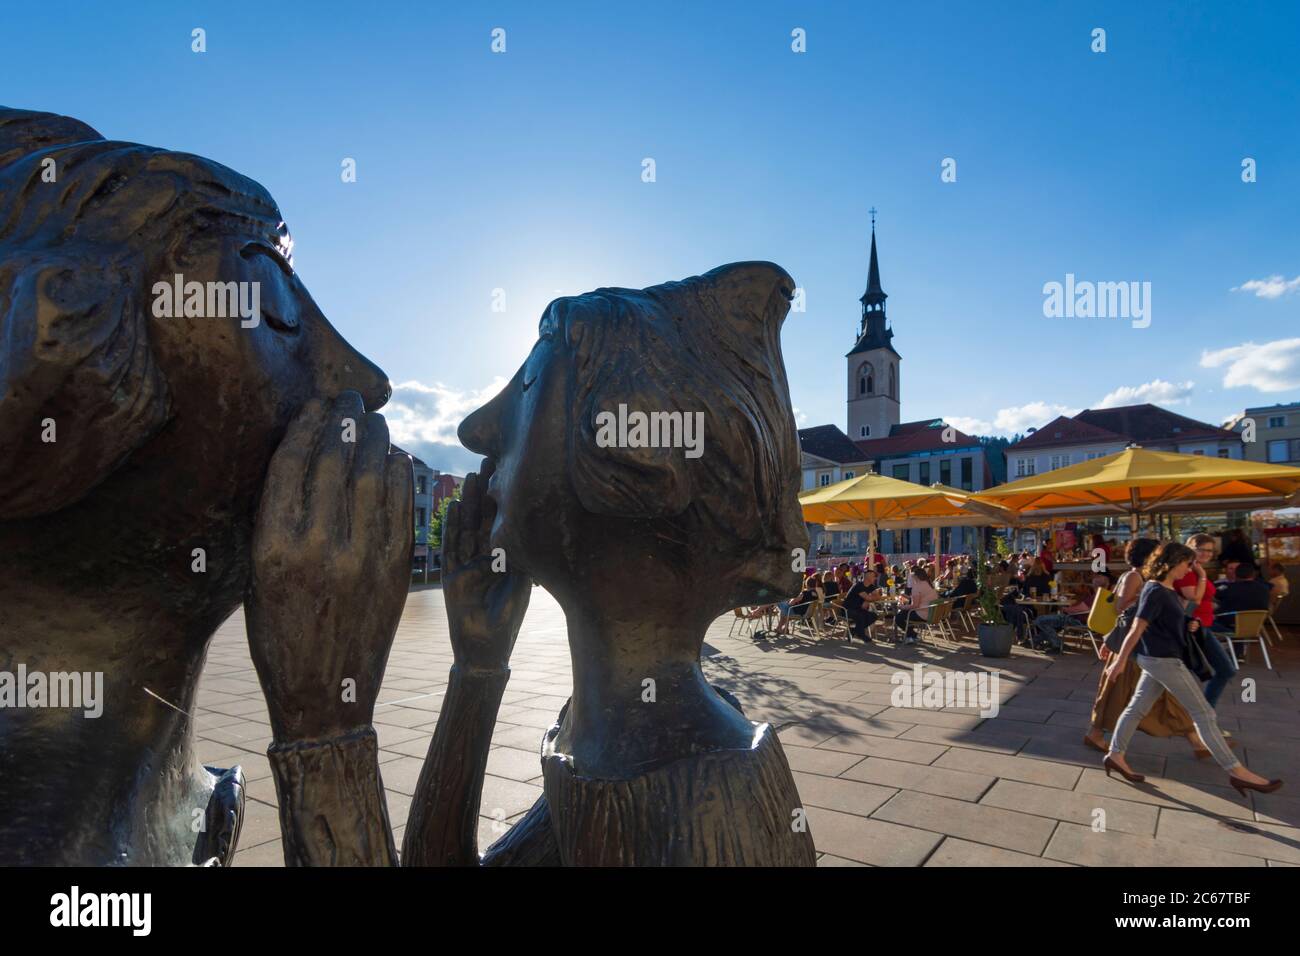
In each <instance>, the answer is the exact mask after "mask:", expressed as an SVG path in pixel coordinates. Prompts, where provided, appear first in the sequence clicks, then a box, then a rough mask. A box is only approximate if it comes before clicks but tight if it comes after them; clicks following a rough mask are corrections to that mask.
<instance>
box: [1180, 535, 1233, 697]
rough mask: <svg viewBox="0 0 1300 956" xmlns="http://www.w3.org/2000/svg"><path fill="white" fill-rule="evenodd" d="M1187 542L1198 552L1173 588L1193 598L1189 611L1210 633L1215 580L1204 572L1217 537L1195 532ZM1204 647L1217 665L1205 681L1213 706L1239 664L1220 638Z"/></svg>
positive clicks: (1206, 653)
mask: <svg viewBox="0 0 1300 956" xmlns="http://www.w3.org/2000/svg"><path fill="white" fill-rule="evenodd" d="M1187 546H1188V547H1189V548H1191V549H1192V550H1193V551H1195V552H1196V560H1195V561H1193V562H1192V569H1191V570H1190V571H1188V572H1187V574H1185V575H1184V576H1183V577H1181V578H1179V579H1178V580H1177V581H1175V582H1174V588H1175V589H1176V590H1177V591H1178V593H1179V594H1181V595H1182V596H1183V597H1184V598H1186V599H1187V600H1188V601H1190V602H1192V603H1191V605H1190V608H1191V610H1190V612H1189V613H1190V615H1191V616H1192V617H1194V618H1196V619H1197V620H1198V621H1200V622H1201V627H1203V628H1205V632H1206V634H1207V635H1208V634H1209V630H1210V627H1211V626H1212V625H1213V624H1214V582H1213V581H1211V580H1210V578H1209V576H1208V575H1207V574H1206V573H1205V565H1207V564H1209V563H1210V562H1211V561H1213V560H1214V538H1213V537H1211V536H1210V535H1208V534H1194V535H1192V536H1191V537H1190V538H1188V539H1187ZM1202 649H1203V650H1204V651H1205V657H1206V659H1207V660H1208V661H1209V662H1210V666H1211V667H1212V668H1214V676H1213V677H1211V678H1210V679H1209V680H1208V681H1206V682H1205V699H1206V700H1208V701H1209V702H1210V706H1211V707H1214V706H1216V705H1217V704H1218V703H1219V697H1220V696H1221V695H1222V694H1223V689H1224V688H1225V687H1227V686H1228V681H1230V680H1232V675H1233V674H1235V673H1237V668H1236V665H1234V664H1233V663H1232V658H1231V657H1229V656H1228V652H1227V651H1226V650H1224V648H1223V645H1222V644H1221V643H1220V642H1219V641H1218V640H1215V639H1213V638H1210V639H1207V640H1205V641H1203V642H1202Z"/></svg>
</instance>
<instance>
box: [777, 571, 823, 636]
mask: <svg viewBox="0 0 1300 956" xmlns="http://www.w3.org/2000/svg"><path fill="white" fill-rule="evenodd" d="M821 596H822V595H821V591H820V588H819V582H818V580H817V575H816V572H812V571H810V572H808V575H807V577H805V578H804V583H803V590H802V591H800V592H799V594H798V595H797V596H796V597H794V598H793V599H791V600H789V601H782V602H781V603H780V605H778V606H779V607H780V609H781V618H780V620H779V621H778V622H777V625H776V633H777V634H789V633H790V618H792V617H803V616H804V615H805V614H807V613H808V609H809V608H810V607H812V606H813V602H814V601H817V600H818V599H819V598H820V597H821Z"/></svg>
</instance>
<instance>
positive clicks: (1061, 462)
mask: <svg viewBox="0 0 1300 956" xmlns="http://www.w3.org/2000/svg"><path fill="white" fill-rule="evenodd" d="M1069 464H1070V455H1069V453H1068V452H1067V453H1066V454H1064V455H1053V456H1052V467H1051V468H1050V469H1048V470H1049V471H1056V469H1058V468H1064V467H1066V466H1067V465H1069Z"/></svg>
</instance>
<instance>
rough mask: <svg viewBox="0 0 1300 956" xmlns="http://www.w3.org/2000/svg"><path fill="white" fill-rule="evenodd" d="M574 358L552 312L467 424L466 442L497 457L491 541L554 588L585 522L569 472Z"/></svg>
mask: <svg viewBox="0 0 1300 956" xmlns="http://www.w3.org/2000/svg"><path fill="white" fill-rule="evenodd" d="M568 366H569V356H568V354H567V351H566V350H565V348H564V345H563V331H562V329H561V328H560V323H559V320H558V319H557V318H556V316H555V313H554V311H553V310H548V311H547V314H546V316H545V317H544V318H543V319H542V322H541V325H540V327H539V329H538V339H537V343H536V344H535V345H534V346H533V350H532V351H531V352H530V353H529V355H528V358H527V359H526V360H525V361H524V364H523V365H522V366H520V368H519V370H518V371H517V372H516V373H515V375H514V378H512V379H511V380H510V381H509V383H507V385H506V387H505V388H503V389H502V390H501V392H500V393H499V394H498V395H497V396H496V397H495V398H493V399H492V400H491V401H490V402H488V403H487V404H486V405H484V406H483V407H482V408H480V409H478V410H477V411H475V412H474V413H473V414H471V415H470V416H469V417H468V418H466V419H465V421H464V422H463V423H462V424H461V426H460V440H461V443H462V444H464V445H465V447H466V448H469V449H470V450H471V451H474V452H476V453H478V454H481V455H484V456H486V457H488V458H491V459H492V460H493V461H494V462H495V465H496V467H495V471H494V472H493V475H492V478H491V480H490V481H489V482H488V497H489V498H491V499H492V500H493V501H494V502H495V503H496V505H497V508H498V510H497V516H496V521H495V523H494V525H493V528H492V547H494V548H503V549H505V553H506V560H507V561H509V562H512V563H515V564H516V565H517V566H518V567H521V568H524V569H526V570H527V571H528V572H529V573H530V574H532V575H533V577H534V578H536V579H537V580H538V581H539V582H540V583H541V584H543V585H546V586H547V587H550V588H552V589H553V586H562V583H563V577H562V575H560V576H558V577H559V580H555V581H552V580H549V579H548V572H553V571H558V570H560V569H564V573H569V572H571V571H572V570H573V569H572V568H571V567H569V566H568V565H569V561H568V560H567V559H566V558H565V557H564V555H565V553H566V552H568V550H569V549H568V548H566V547H565V545H566V544H568V543H570V542H571V536H572V535H573V534H574V533H575V530H576V526H577V525H578V524H580V523H581V520H582V508H581V506H580V505H579V502H578V500H577V496H576V494H575V493H574V491H573V489H572V485H571V483H570V482H569V480H568V477H567V475H566V474H565V460H566V448H567V441H568V433H569V429H570V427H571V421H570V416H571V415H572V414H573V410H572V409H570V408H569V407H567V404H566V402H565V395H566V392H567V382H568V378H569V367H568Z"/></svg>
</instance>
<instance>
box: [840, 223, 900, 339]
mask: <svg viewBox="0 0 1300 956" xmlns="http://www.w3.org/2000/svg"><path fill="white" fill-rule="evenodd" d="M887 298H889V296H887V295H886V294H885V290H884V289H882V288H881V287H880V258H879V256H878V255H877V254H876V210H875V207H872V209H871V265H870V267H869V268H868V269H867V291H866V292H864V293H862V298H861V299H859V300H858V301H859V302H861V303H862V320H861V321H860V322H859V323H858V341H857V344H856V345H854V346H853V351H852V352H850V353H849V354H850V355H854V354H856V353H857V352H863V351H866V350H867V349H878V348H885V349H889V350H890V351H891V352H893V351H894V346H893V345H892V344H891V343H890V340H891V339H893V337H894V332H893V330H892V329H890V328H889V326H888V323H887V322H886V320H885V300H886V299H887ZM894 354H895V355H897V354H898V353H897V352H895V353H894Z"/></svg>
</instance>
